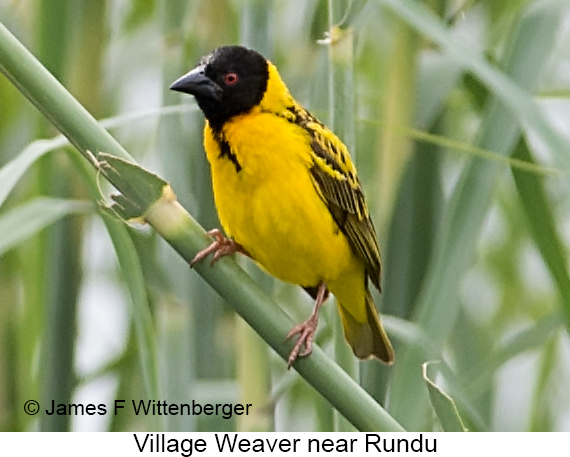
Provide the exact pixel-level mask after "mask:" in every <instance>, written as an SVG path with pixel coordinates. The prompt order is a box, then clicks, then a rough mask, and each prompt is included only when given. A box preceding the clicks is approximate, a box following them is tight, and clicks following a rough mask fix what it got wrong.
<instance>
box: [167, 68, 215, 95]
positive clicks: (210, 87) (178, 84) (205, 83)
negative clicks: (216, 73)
mask: <svg viewBox="0 0 570 457" xmlns="http://www.w3.org/2000/svg"><path fill="white" fill-rule="evenodd" d="M170 89H171V90H175V91H177V92H184V93H186V94H190V95H194V96H195V97H198V98H210V99H214V100H220V99H221V97H222V88H221V87H220V86H218V85H217V84H216V83H215V82H214V81H212V80H211V79H210V78H208V77H207V76H206V72H205V68H204V65H200V66H198V67H196V68H194V69H193V70H190V71H189V72H188V73H186V74H185V75H184V76H182V77H180V78H178V79H177V80H176V81H174V83H172V85H171V86H170Z"/></svg>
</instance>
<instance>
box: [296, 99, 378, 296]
mask: <svg viewBox="0 0 570 457" xmlns="http://www.w3.org/2000/svg"><path fill="white" fill-rule="evenodd" d="M301 110H302V111H301ZM295 114H297V116H296V121H297V122H296V123H297V124H298V125H300V126H301V127H302V128H303V129H304V130H305V131H307V132H308V134H309V136H310V138H311V149H312V152H313V164H312V166H311V168H310V172H311V175H312V177H313V181H314V182H315V186H316V188H317V190H318V191H319V193H320V195H321V197H322V198H323V200H324V201H325V203H326V204H327V207H328V208H329V211H330V212H331V214H332V216H333V218H334V220H335V221H336V223H337V224H338V226H339V228H340V229H341V230H342V232H343V233H344V234H345V235H346V237H347V238H348V240H349V242H350V244H351V246H352V248H353V249H354V250H355V252H356V253H358V254H359V255H360V256H361V257H362V258H363V259H364V261H365V263H366V271H367V273H368V275H369V276H370V279H371V280H372V283H373V284H374V285H375V286H376V287H377V288H378V290H380V275H381V267H380V250H379V248H378V240H377V238H376V232H375V230H374V226H373V225H372V220H371V219H370V215H369V214H368V208H367V207H366V202H365V200H364V194H363V193H362V187H361V185H360V181H359V180H358V177H357V175H356V169H355V167H354V165H353V163H352V161H351V159H350V155H349V153H348V150H347V149H346V146H345V145H344V144H343V143H342V142H341V141H340V140H339V139H338V138H337V137H336V135H334V134H333V133H332V132H331V131H330V130H329V129H327V128H326V127H325V126H324V125H323V124H321V123H320V122H319V121H318V120H317V119H316V118H314V117H313V116H312V115H311V114H310V113H308V112H307V111H306V110H304V109H300V110H299V111H298V112H297V113H295Z"/></svg>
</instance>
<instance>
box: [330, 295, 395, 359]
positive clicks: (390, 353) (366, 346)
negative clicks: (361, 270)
mask: <svg viewBox="0 0 570 457" xmlns="http://www.w3.org/2000/svg"><path fill="white" fill-rule="evenodd" d="M364 300H365V307H366V320H365V321H363V322H359V321H358V320H356V319H355V318H354V316H353V315H352V314H351V313H350V311H349V309H350V308H349V307H348V306H346V307H345V306H343V304H342V303H341V302H340V301H339V302H338V308H339V311H340V317H341V320H342V327H343V329H344V336H345V338H346V340H347V341H348V343H349V344H350V346H351V347H352V350H353V351H354V354H355V355H356V357H358V358H359V359H367V358H369V357H371V356H374V357H377V358H378V359H380V360H381V361H382V362H384V363H387V364H391V363H393V362H394V350H393V349H392V345H391V344H390V340H389V339H388V335H386V332H385V330H384V328H383V327H382V323H381V322H380V317H379V316H378V311H377V310H376V306H375V305H374V301H373V300H372V296H371V295H370V291H368V290H366V293H365V298H364Z"/></svg>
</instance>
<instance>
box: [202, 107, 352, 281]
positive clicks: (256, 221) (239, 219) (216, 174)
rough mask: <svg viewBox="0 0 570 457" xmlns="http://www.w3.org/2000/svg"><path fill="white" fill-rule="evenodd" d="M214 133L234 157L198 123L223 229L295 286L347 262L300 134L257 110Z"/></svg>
mask: <svg viewBox="0 0 570 457" xmlns="http://www.w3.org/2000/svg"><path fill="white" fill-rule="evenodd" d="M222 136H223V138H224V140H225V141H226V142H227V143H228V145H229V146H230V150H231V153H232V154H233V156H234V161H232V160H229V158H228V157H227V156H224V155H223V154H221V152H222V151H221V149H220V145H219V142H218V140H216V139H215V137H214V134H213V132H212V130H211V129H210V127H209V126H208V125H206V128H205V135H204V144H205V149H206V154H207V156H208V160H209V161H210V164H211V167H212V180H213V190H214V198H215V202H216V207H217V209H218V215H219V218H220V222H221V223H222V226H223V227H224V229H225V231H226V232H227V233H228V235H230V236H231V237H233V239H234V240H235V241H237V242H238V243H240V244H241V245H242V246H243V247H244V248H245V249H246V250H247V251H248V252H249V253H250V254H251V256H252V257H253V258H254V259H255V260H256V261H257V262H258V263H259V264H260V265H261V266H262V267H263V268H265V269H266V270H267V271H268V272H269V273H271V274H272V275H274V276H276V277H278V278H280V279H282V280H284V281H288V282H292V283H295V284H300V285H302V286H315V285H317V284H319V283H320V282H321V281H325V282H329V281H334V280H336V279H337V278H339V277H340V276H341V275H343V274H344V273H345V272H346V271H350V270H351V269H354V267H355V265H354V263H355V262H357V259H356V258H355V255H354V254H353V252H352V251H351V248H350V246H349V243H348V240H347V239H346V237H345V235H344V234H343V233H342V232H341V231H340V230H339V228H338V226H337V225H336V223H335V221H334V220H333V218H332V216H331V214H330V212H329V210H328V208H327V206H326V205H325V203H324V201H323V199H322V198H321V197H320V196H319V193H318V191H317V189H316V187H315V184H314V182H313V179H312V177H311V173H310V167H311V165H312V155H311V147H310V139H309V137H308V135H307V134H306V133H305V132H304V131H303V130H302V129H301V128H300V127H297V126H296V125H294V124H291V123H290V122H288V121H287V120H285V119H283V118H281V117H279V116H276V115H274V114H271V113H266V112H261V111H259V110H258V111H253V112H250V113H247V114H244V115H239V116H235V117H234V118H232V119H231V120H230V121H228V122H226V123H225V124H224V126H223V131H222ZM236 161H237V163H239V167H236ZM238 170H239V171H238ZM361 268H362V267H361ZM359 269H360V268H359Z"/></svg>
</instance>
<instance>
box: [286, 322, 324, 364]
mask: <svg viewBox="0 0 570 457" xmlns="http://www.w3.org/2000/svg"><path fill="white" fill-rule="evenodd" d="M315 317H316V316H311V317H310V318H309V319H307V320H306V321H305V322H303V323H301V324H298V325H296V326H295V327H293V328H292V329H291V330H290V331H289V333H287V336H286V337H285V340H288V339H289V338H291V337H293V336H294V335H297V334H298V335H299V338H298V339H297V342H296V343H295V346H293V350H292V351H291V353H290V354H289V358H288V359H287V369H290V368H291V366H292V365H293V363H295V360H297V357H306V356H308V355H309V354H310V353H311V352H313V339H314V337H315V333H316V331H317V319H316V318H315ZM303 346H305V349H304V350H303V351H302V352H301V348H302V347H303Z"/></svg>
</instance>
